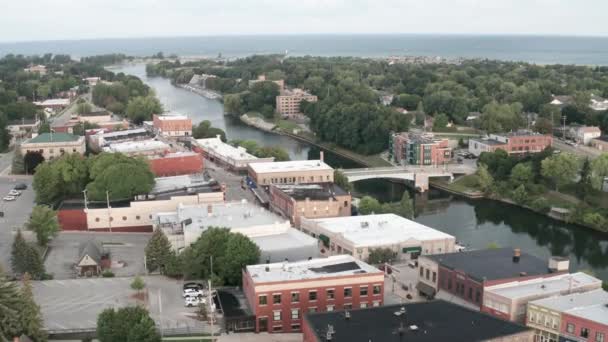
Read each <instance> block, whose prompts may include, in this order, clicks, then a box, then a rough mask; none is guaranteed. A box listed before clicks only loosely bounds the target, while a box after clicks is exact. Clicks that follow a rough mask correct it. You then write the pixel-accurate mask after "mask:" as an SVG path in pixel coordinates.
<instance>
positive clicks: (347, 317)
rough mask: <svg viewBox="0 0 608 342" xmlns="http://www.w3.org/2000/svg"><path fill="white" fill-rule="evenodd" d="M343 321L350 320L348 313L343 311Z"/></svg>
mask: <svg viewBox="0 0 608 342" xmlns="http://www.w3.org/2000/svg"><path fill="white" fill-rule="evenodd" d="M344 319H346V320H347V321H348V320H350V311H344Z"/></svg>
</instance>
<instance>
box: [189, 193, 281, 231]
mask: <svg viewBox="0 0 608 342" xmlns="http://www.w3.org/2000/svg"><path fill="white" fill-rule="evenodd" d="M177 215H178V218H179V222H183V221H186V220H188V219H190V220H192V223H190V224H187V225H186V230H189V231H194V230H201V231H202V230H204V229H207V227H227V228H247V227H254V226H262V225H273V224H283V223H285V222H287V220H285V219H283V218H282V217H280V216H278V215H276V214H274V213H272V212H270V211H268V210H266V209H264V208H262V207H259V206H257V205H256V204H254V203H249V202H247V201H245V200H243V201H240V202H226V203H211V204H205V205H180V206H179V207H178V208H177Z"/></svg>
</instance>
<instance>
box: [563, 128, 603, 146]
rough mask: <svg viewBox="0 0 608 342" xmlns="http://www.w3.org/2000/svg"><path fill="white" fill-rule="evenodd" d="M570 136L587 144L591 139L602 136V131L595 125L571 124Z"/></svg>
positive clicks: (578, 141) (580, 142)
mask: <svg viewBox="0 0 608 342" xmlns="http://www.w3.org/2000/svg"><path fill="white" fill-rule="evenodd" d="M569 133H570V134H569V135H570V136H571V137H572V138H573V139H574V140H575V141H576V142H577V143H579V144H583V145H589V143H590V142H591V140H592V139H595V138H599V137H601V136H602V131H601V130H600V128H599V127H597V126H572V127H570V132H569Z"/></svg>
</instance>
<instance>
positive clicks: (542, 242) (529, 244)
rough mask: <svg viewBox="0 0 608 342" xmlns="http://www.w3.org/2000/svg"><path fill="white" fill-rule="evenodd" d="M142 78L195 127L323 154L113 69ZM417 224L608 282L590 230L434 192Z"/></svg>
mask: <svg viewBox="0 0 608 342" xmlns="http://www.w3.org/2000/svg"><path fill="white" fill-rule="evenodd" d="M112 71H114V72H124V73H127V74H132V75H135V76H138V77H140V78H141V79H142V80H143V81H144V82H145V83H146V84H148V85H149V86H150V87H152V88H153V89H154V90H155V91H156V94H157V96H158V97H159V98H160V100H161V102H162V103H163V106H164V107H165V109H167V110H171V111H176V112H181V113H184V114H188V115H190V116H191V117H192V118H193V121H194V123H198V122H200V121H202V120H209V121H211V123H212V124H213V126H215V127H219V128H222V129H224V130H225V131H226V135H227V137H228V139H251V140H255V141H257V142H258V143H260V144H261V145H265V146H280V147H283V148H285V149H286V150H287V151H288V152H289V154H290V156H291V158H292V159H316V158H318V157H319V149H318V148H316V147H311V146H309V145H307V144H304V143H301V142H299V141H295V140H293V139H291V138H288V137H285V136H280V135H276V134H271V133H266V132H262V131H259V130H257V129H254V128H252V127H249V126H246V125H244V124H242V123H241V122H240V121H239V120H238V119H235V118H233V117H229V116H224V115H223V108H222V104H221V103H220V102H219V101H216V100H209V99H206V98H204V97H201V96H199V95H196V94H193V93H190V92H188V91H186V90H183V89H181V88H177V87H174V86H172V85H171V83H170V82H169V80H167V79H164V78H160V77H147V76H146V74H145V68H144V65H141V64H137V65H125V66H121V67H119V68H113V69H112ZM325 160H326V161H327V163H328V164H330V165H332V166H334V167H343V168H352V167H357V166H358V165H357V164H356V163H354V162H352V161H350V160H346V159H344V158H341V157H339V156H337V155H334V154H332V153H328V152H327V151H326V152H325ZM404 191H409V190H408V189H407V188H406V187H405V185H403V184H399V183H394V182H389V181H380V180H370V181H362V182H358V183H357V184H355V192H356V193H358V194H369V195H372V196H374V197H376V198H378V199H379V200H380V201H395V200H398V199H399V198H401V196H402V194H403V192H404ZM414 198H415V206H416V218H415V220H416V221H417V222H420V223H422V224H426V225H428V226H430V227H434V228H437V229H439V230H442V231H444V232H446V233H449V234H452V235H454V236H456V238H457V240H458V241H459V242H461V243H463V244H465V245H467V246H469V247H471V248H484V247H486V246H487V245H488V244H490V243H495V244H497V245H499V246H501V247H514V248H516V247H517V248H521V249H522V250H523V251H525V252H528V253H531V254H534V255H537V256H539V257H543V258H548V257H549V256H551V255H561V256H567V257H569V258H570V268H571V270H573V271H574V270H589V271H591V272H593V273H594V274H595V275H596V276H597V277H599V278H602V279H603V280H604V281H608V236H606V235H602V234H599V233H595V232H593V231H591V230H588V229H584V228H579V227H577V226H573V225H569V224H565V223H562V222H558V221H555V220H552V219H550V218H548V217H545V216H543V215H539V214H536V213H533V212H530V211H528V210H525V209H521V208H518V207H514V206H511V205H507V204H503V203H498V202H494V201H490V200H465V199H461V198H458V197H454V196H451V195H449V194H447V193H444V192H441V191H438V190H431V191H429V192H428V193H426V194H422V195H416V196H415V197H414Z"/></svg>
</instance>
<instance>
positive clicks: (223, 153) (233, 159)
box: [192, 135, 274, 171]
mask: <svg viewBox="0 0 608 342" xmlns="http://www.w3.org/2000/svg"><path fill="white" fill-rule="evenodd" d="M192 150H193V151H195V152H197V153H200V154H201V155H203V157H205V158H207V159H209V160H210V161H212V162H214V163H217V164H219V165H220V166H222V167H225V168H227V169H230V170H234V171H246V170H247V166H248V165H249V164H250V163H271V162H274V157H270V158H258V157H256V156H254V155H251V154H249V153H247V150H246V149H245V148H244V147H240V146H239V147H235V146H232V145H230V144H227V143H225V142H223V141H222V139H221V138H220V136H219V135H218V136H217V137H215V138H207V139H197V140H194V141H193V142H192Z"/></svg>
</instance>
